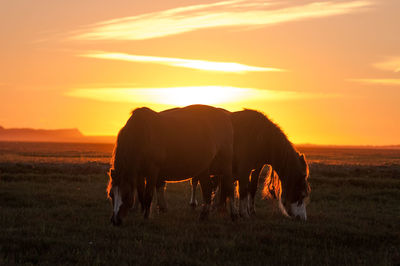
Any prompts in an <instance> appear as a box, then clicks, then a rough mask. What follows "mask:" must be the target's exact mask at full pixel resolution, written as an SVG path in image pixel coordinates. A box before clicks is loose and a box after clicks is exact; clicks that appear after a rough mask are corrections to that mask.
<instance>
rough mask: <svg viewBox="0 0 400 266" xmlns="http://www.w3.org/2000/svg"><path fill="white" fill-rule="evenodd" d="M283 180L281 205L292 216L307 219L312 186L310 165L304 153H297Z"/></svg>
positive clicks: (283, 210)
mask: <svg viewBox="0 0 400 266" xmlns="http://www.w3.org/2000/svg"><path fill="white" fill-rule="evenodd" d="M288 167H289V169H288V170H287V171H286V173H285V178H284V179H283V180H282V195H281V197H280V200H279V207H280V208H281V210H282V212H283V213H284V214H287V215H288V216H290V217H294V218H300V219H301V220H307V211H306V204H307V203H308V195H309V193H310V186H309V184H308V180H307V179H308V173H309V172H308V165H307V162H306V159H305V156H304V154H299V153H296V155H295V158H294V160H293V161H292V162H291V163H290V165H288Z"/></svg>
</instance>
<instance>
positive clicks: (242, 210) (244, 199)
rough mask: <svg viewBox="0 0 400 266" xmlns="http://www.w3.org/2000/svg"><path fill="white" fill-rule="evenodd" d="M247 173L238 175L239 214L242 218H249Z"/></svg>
mask: <svg viewBox="0 0 400 266" xmlns="http://www.w3.org/2000/svg"><path fill="white" fill-rule="evenodd" d="M248 187H249V173H248V172H247V174H246V172H243V173H242V174H240V175H239V214H240V216H241V217H243V218H249V212H248V210H247V205H248V196H247V195H248Z"/></svg>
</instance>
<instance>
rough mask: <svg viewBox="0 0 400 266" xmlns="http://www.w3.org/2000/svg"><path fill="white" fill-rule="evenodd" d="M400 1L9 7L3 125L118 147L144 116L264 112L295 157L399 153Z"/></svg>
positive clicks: (1, 46)
mask: <svg viewBox="0 0 400 266" xmlns="http://www.w3.org/2000/svg"><path fill="white" fill-rule="evenodd" d="M399 14H400V1H397V0H385V1H381V0H379V1H378V0H365V1H364V0H361V1H359V0H349V1H319V2H316V1H310V0H300V1H258V0H255V1H245V0H232V1H219V2H218V1H176V0H171V1H169V0H168V1H166V0H163V1H125V0H124V1H107V0H88V1H53V0H38V1H32V0H29V1H28V0H19V1H1V3H0V18H1V19H0V20H1V21H0V22H1V23H0V25H1V26H0V59H1V60H0V99H1V103H0V125H1V126H3V127H6V128H9V127H33V128H52V129H53V128H72V127H76V128H79V129H80V130H81V131H82V132H83V133H84V134H87V135H114V134H117V132H118V130H119V129H120V128H121V127H122V126H123V125H124V123H125V121H126V120H127V118H128V117H129V113H130V111H131V110H132V109H134V108H136V107H140V106H149V107H151V108H154V109H156V110H162V109H166V108H169V107H173V106H177V105H178V106H183V105H187V104H192V103H205V104H213V105H216V106H221V107H224V108H227V109H229V110H231V111H234V110H240V109H242V108H253V109H258V110H261V111H263V112H264V113H266V114H267V115H268V116H269V117H270V118H271V119H272V120H273V121H275V122H277V123H278V124H279V125H280V126H281V127H282V128H283V129H284V131H285V132H286V133H287V134H288V136H289V138H290V140H292V141H293V142H294V143H315V144H345V145H346V144H349V145H365V144H370V145H389V144H400V119H399V118H400V29H399V25H400V16H399Z"/></svg>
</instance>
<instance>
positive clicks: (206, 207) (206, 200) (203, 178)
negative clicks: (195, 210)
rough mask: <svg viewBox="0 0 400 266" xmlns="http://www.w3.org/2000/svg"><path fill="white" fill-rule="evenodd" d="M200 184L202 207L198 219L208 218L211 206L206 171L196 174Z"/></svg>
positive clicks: (208, 175) (208, 180) (208, 176)
mask: <svg viewBox="0 0 400 266" xmlns="http://www.w3.org/2000/svg"><path fill="white" fill-rule="evenodd" d="M198 179H199V181H200V186H201V192H202V194H203V209H202V210H201V213H200V221H202V220H205V219H207V218H208V214H209V213H210V206H211V180H210V174H209V172H208V171H206V172H204V173H202V174H200V175H199V176H198Z"/></svg>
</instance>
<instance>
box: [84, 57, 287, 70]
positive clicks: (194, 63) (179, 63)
mask: <svg viewBox="0 0 400 266" xmlns="http://www.w3.org/2000/svg"><path fill="white" fill-rule="evenodd" d="M82 56H84V57H91V58H99V59H111V60H122V61H129V62H142V63H156V64H161V65H167V66H174V67H184V68H192V69H198V70H206V71H221V72H235V73H244V72H250V71H256V72H260V71H265V72H267V71H274V72H277V71H284V70H282V69H278V68H272V67H256V66H249V65H244V64H240V63H235V62H213V61H206V60H195V59H183V58H171V57H159V56H145V55H132V54H126V53H106V52H95V53H88V54H83V55H82Z"/></svg>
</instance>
